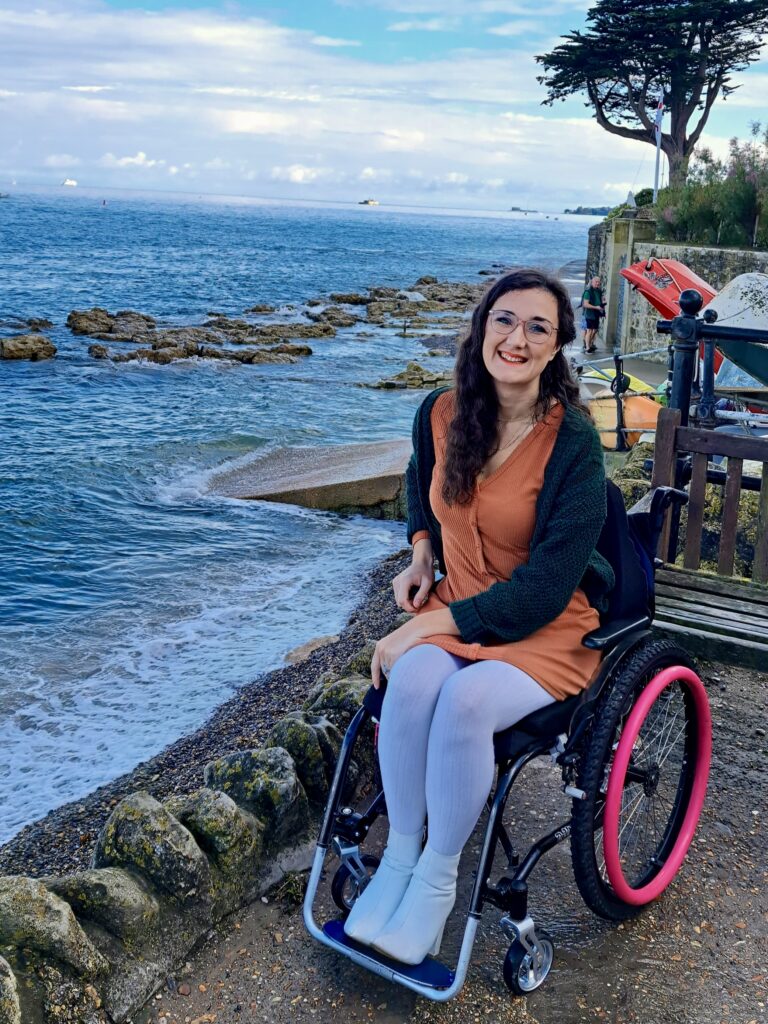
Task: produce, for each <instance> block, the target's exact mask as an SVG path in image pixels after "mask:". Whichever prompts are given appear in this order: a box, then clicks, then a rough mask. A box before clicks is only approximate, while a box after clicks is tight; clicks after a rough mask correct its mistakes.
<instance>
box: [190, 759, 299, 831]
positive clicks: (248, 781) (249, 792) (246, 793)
mask: <svg viewBox="0 0 768 1024" xmlns="http://www.w3.org/2000/svg"><path fill="white" fill-rule="evenodd" d="M205 784H206V786H208V787H209V788H210V789H218V790H221V791H222V792H223V793H226V794H227V795H228V796H231V797H232V799H233V800H234V801H235V802H236V803H238V804H240V806H242V807H245V808H246V809H247V810H249V811H250V812H251V813H252V814H255V815H256V817H257V818H259V819H260V820H261V821H262V823H263V824H264V840H265V843H266V844H267V845H268V846H270V847H273V848H274V847H275V846H280V845H281V844H285V843H286V842H287V841H289V840H291V841H293V840H297V839H298V838H300V837H302V838H303V837H304V836H305V835H306V834H307V830H308V827H309V804H308V803H307V795H306V793H305V792H304V788H303V786H302V785H301V783H300V782H299V778H298V775H297V774H296V768H295V766H294V763H293V760H292V758H291V755H290V754H289V753H288V751H287V750H285V749H283V748H282V747H270V748H269V749H267V750H239V751H236V752H235V753H233V754H229V755H227V756H226V757H221V758H219V759H218V760H216V761H212V762H211V763H210V764H208V765H206V768H205Z"/></svg>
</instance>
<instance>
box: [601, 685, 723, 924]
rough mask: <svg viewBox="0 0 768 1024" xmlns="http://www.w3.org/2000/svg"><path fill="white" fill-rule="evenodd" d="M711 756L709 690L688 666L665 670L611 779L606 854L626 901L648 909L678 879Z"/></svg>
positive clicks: (633, 716) (622, 743)
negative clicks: (648, 904)
mask: <svg viewBox="0 0 768 1024" xmlns="http://www.w3.org/2000/svg"><path fill="white" fill-rule="evenodd" d="M711 754H712V718H711V715H710V710H709V701H708V699H707V693H706V690H705V689H704V685H703V683H702V682H701V680H700V679H699V677H698V676H697V675H696V673H695V672H694V671H693V670H692V669H690V668H687V667H685V666H682V665H673V666H670V667H669V668H665V669H663V670H662V671H660V672H659V673H658V674H657V675H655V676H654V677H653V678H652V679H651V681H650V682H649V683H648V685H647V686H645V687H644V688H643V690H642V692H641V693H640V695H639V697H638V699H637V701H636V702H635V704H634V706H633V708H632V711H631V712H630V714H629V716H628V718H627V720H626V722H625V724H624V727H623V729H622V732H621V737H620V739H619V742H618V745H617V747H616V750H615V753H614V757H613V763H612V765H611V768H610V773H609V776H608V788H607V792H606V799H605V810H604V819H603V852H604V855H605V871H606V874H607V876H608V881H609V882H610V884H611V887H612V888H613V891H614V893H615V894H616V896H617V897H618V898H619V899H620V900H623V901H624V902H625V903H628V904H630V905H632V906H636V907H639V906H642V905H644V904H646V903H650V902H651V901H652V900H655V899H656V898H657V897H658V896H660V895H661V893H662V892H664V890H665V889H666V888H667V886H668V885H669V883H670V882H671V881H672V879H673V878H674V877H675V875H676V874H677V872H678V870H679V868H680V865H681V864H682V862H683V860H684V858H685V855H686V853H687V852H688V848H689V846H690V845H691V841H692V840H693V835H694V832H695V831H696V825H697V823H698V820H699V816H700V814H701V808H702V805H703V803H704V796H705V794H706V790H707V779H708V777H709V764H710V759H711ZM683 809H684V813H683ZM665 830H666V831H665ZM649 847H650V848H651V849H652V850H653V853H652V855H651V856H650V857H648V856H647V850H648V848H649Z"/></svg>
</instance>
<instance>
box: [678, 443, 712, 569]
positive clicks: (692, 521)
mask: <svg viewBox="0 0 768 1024" xmlns="http://www.w3.org/2000/svg"><path fill="white" fill-rule="evenodd" d="M706 486H707V456H706V455H704V454H702V453H701V452H696V454H695V455H694V456H693V474H692V476H691V485H690V487H689V489H688V526H687V527H686V531H685V555H684V556H683V565H684V566H685V568H686V569H698V568H699V566H700V565H701V531H702V527H703V526H704V494H705V489H706Z"/></svg>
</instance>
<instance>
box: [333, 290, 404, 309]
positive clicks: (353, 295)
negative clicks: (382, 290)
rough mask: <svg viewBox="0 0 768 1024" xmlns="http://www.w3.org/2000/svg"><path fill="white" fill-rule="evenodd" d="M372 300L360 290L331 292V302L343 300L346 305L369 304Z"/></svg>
mask: <svg viewBox="0 0 768 1024" xmlns="http://www.w3.org/2000/svg"><path fill="white" fill-rule="evenodd" d="M393 290H394V289H393ZM370 301H371V300H370V299H369V298H368V296H367V295H361V294H360V293H359V292H332V293H331V302H341V303H343V304H344V305H345V306H367V305H368V303H369V302H370Z"/></svg>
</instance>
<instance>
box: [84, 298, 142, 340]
mask: <svg viewBox="0 0 768 1024" xmlns="http://www.w3.org/2000/svg"><path fill="white" fill-rule="evenodd" d="M156 325H157V321H156V320H155V318H154V317H152V316H148V315H147V314H146V313H137V312H136V311H135V310H133V309H121V310H119V311H118V312H117V313H115V314H114V315H113V314H112V313H110V312H109V311H108V310H106V309H102V308H101V306H94V307H93V308H92V309H82V310H80V309H73V310H72V312H71V313H70V314H69V316H68V317H67V327H68V328H69V329H70V331H72V333H73V334H86V335H90V336H91V337H92V338H100V339H101V340H102V341H134V340H135V339H137V338H143V336H144V335H146V334H149V333H150V332H152V331H154V329H155V327H156Z"/></svg>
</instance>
